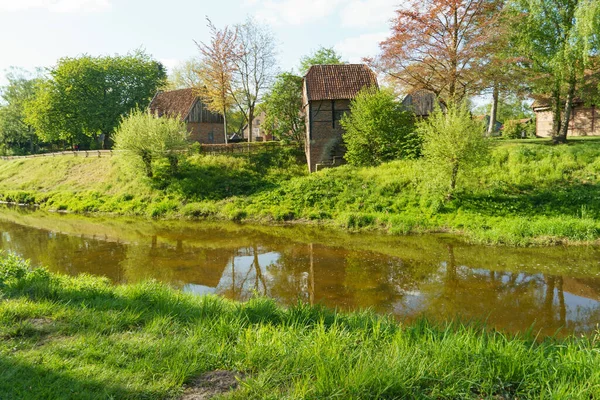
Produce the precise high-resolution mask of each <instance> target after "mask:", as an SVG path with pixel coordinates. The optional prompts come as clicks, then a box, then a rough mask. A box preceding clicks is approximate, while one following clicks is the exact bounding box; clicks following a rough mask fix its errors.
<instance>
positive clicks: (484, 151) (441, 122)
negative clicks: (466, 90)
mask: <svg viewBox="0 0 600 400" xmlns="http://www.w3.org/2000/svg"><path fill="white" fill-rule="evenodd" d="M417 132H418V133H419V135H420V136H421V137H422V139H423V155H424V156H425V159H426V160H427V161H428V164H429V168H430V170H431V171H433V172H435V175H437V176H438V177H442V179H445V181H446V182H447V187H448V192H447V196H446V197H447V198H450V197H451V196H452V192H454V190H455V188H456V181H457V178H458V174H459V172H461V171H462V170H465V169H468V168H471V167H473V166H475V165H477V164H479V163H480V162H482V161H483V160H484V159H485V158H486V156H487V155H488V153H489V141H488V140H487V139H486V138H485V137H484V136H483V134H482V132H484V129H483V127H482V126H481V122H478V121H475V120H474V119H473V118H472V116H471V113H470V111H469V109H468V107H467V105H466V104H464V103H463V104H460V105H457V104H449V105H448V107H447V109H446V110H445V111H442V110H441V109H440V108H439V107H438V108H437V109H436V110H435V111H434V112H433V113H432V114H431V116H430V117H429V118H427V119H426V120H423V121H421V122H419V123H418V125H417Z"/></svg>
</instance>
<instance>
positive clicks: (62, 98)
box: [25, 51, 166, 147]
mask: <svg viewBox="0 0 600 400" xmlns="http://www.w3.org/2000/svg"><path fill="white" fill-rule="evenodd" d="M165 82H166V73H165V69H164V67H163V65H162V64H161V63H159V62H157V61H154V60H153V59H152V58H151V57H150V56H148V55H147V54H145V53H144V52H141V51H138V52H135V53H133V54H128V55H126V56H114V57H112V56H106V57H91V56H87V55H86V56H81V57H78V58H63V59H61V60H59V61H58V64H57V66H56V67H54V68H53V69H52V70H51V71H50V79H49V80H48V81H46V82H43V83H42V84H40V85H39V86H38V88H37V91H36V96H35V98H34V99H33V100H32V101H31V102H28V103H27V104H26V106H25V114H26V122H27V123H29V124H30V125H32V126H33V127H34V128H35V129H36V132H37V133H38V134H39V135H40V137H42V138H44V139H45V140H66V141H68V142H70V143H71V144H77V143H78V141H79V140H82V139H84V138H92V139H95V140H96V139H97V140H98V142H100V145H101V146H103V147H104V145H105V143H107V140H108V139H109V137H110V135H111V134H112V133H113V132H114V130H115V128H116V127H117V125H118V124H119V120H120V119H121V117H123V116H124V115H127V114H128V113H129V112H130V110H132V109H133V108H135V107H140V108H145V107H147V106H148V104H149V103H150V100H151V99H152V96H154V94H155V93H156V91H157V90H158V88H160V87H162V86H163V85H164V84H165Z"/></svg>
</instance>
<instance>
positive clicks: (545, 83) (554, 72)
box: [509, 0, 600, 143]
mask: <svg viewBox="0 0 600 400" xmlns="http://www.w3.org/2000/svg"><path fill="white" fill-rule="evenodd" d="M509 11H510V12H511V13H512V15H513V16H514V23H513V25H512V29H511V32H513V36H512V41H513V44H514V47H515V52H516V53H517V55H519V56H520V57H522V61H521V63H520V65H521V66H522V68H523V70H525V71H527V72H528V82H529V84H530V87H531V90H532V91H534V92H535V93H536V95H537V96H538V98H539V99H540V100H541V101H542V102H548V103H549V104H550V105H551V108H552V112H553V120H554V128H553V139H554V142H555V143H560V142H565V141H566V140H567V132H568V128H569V121H570V119H571V112H572V108H573V101H574V99H575V97H576V95H578V94H580V95H581V94H583V93H582V92H583V89H584V88H585V86H586V79H587V78H588V77H589V76H591V75H593V74H594V73H598V71H599V70H600V68H599V67H600V66H599V63H598V60H597V54H598V52H599V51H600V35H598V31H599V28H600V4H599V3H598V1H596V0H513V1H510V2H509ZM594 89H596V90H595V91H596V92H597V88H594ZM587 100H588V101H591V100H593V99H589V98H588V99H587Z"/></svg>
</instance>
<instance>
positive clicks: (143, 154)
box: [114, 109, 189, 178]
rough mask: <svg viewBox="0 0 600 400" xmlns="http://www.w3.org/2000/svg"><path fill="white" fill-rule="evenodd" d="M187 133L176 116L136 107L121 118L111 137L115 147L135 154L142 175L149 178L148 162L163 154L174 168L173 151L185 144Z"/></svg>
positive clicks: (150, 167) (152, 174)
mask: <svg viewBox="0 0 600 400" xmlns="http://www.w3.org/2000/svg"><path fill="white" fill-rule="evenodd" d="M188 136H189V133H188V131H187V127H186V124H185V123H184V122H183V121H181V119H180V118H178V117H174V118H168V117H156V116H154V115H152V114H151V113H150V112H149V111H141V110H139V109H137V110H135V111H133V112H132V113H131V114H130V115H129V116H127V117H124V118H123V119H122V121H121V124H120V125H119V128H118V129H117V131H116V132H115V138H114V140H115V148H116V149H117V150H124V151H127V152H129V153H131V154H133V155H134V156H137V157H139V158H138V160H139V161H140V162H141V163H140V164H141V165H142V166H143V169H144V172H145V174H146V176H147V177H149V178H152V177H153V176H154V171H153V169H152V162H153V161H155V160H157V159H159V158H163V157H164V158H166V159H168V160H169V163H170V165H171V173H173V174H174V173H176V172H177V165H178V157H177V151H178V150H183V149H185V148H186V146H187V138H188Z"/></svg>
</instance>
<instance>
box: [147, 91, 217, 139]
mask: <svg viewBox="0 0 600 400" xmlns="http://www.w3.org/2000/svg"><path fill="white" fill-rule="evenodd" d="M149 108H150V112H152V113H153V114H156V115H158V116H159V117H162V116H163V115H164V116H169V117H178V118H181V119H182V120H183V121H184V122H185V123H186V124H187V127H188V131H189V132H190V140H193V141H196V142H200V143H203V144H211V143H217V144H218V143H225V133H224V120H223V116H222V115H220V114H217V113H214V112H211V111H209V110H208V109H207V107H206V104H204V103H203V102H202V101H201V100H200V98H199V97H198V95H197V94H196V92H195V91H194V89H192V88H188V89H179V90H170V91H166V92H163V91H160V92H158V93H157V94H156V95H155V96H154V98H153V99H152V102H151V103H150V106H149Z"/></svg>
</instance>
